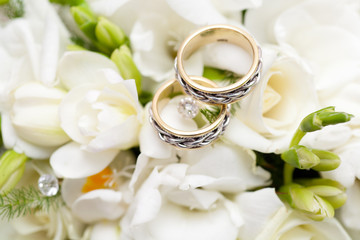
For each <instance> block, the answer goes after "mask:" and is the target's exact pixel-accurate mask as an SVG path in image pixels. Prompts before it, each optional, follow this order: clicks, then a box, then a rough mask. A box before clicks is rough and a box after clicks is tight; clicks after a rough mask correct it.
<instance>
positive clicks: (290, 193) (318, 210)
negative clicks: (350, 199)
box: [279, 178, 346, 221]
mask: <svg viewBox="0 0 360 240" xmlns="http://www.w3.org/2000/svg"><path fill="white" fill-rule="evenodd" d="M279 197H280V198H281V199H282V200H283V201H284V202H287V203H288V204H289V205H290V206H291V207H292V208H294V209H297V210H299V211H301V212H303V213H304V214H305V215H307V216H308V217H310V218H311V219H313V220H316V221H321V220H323V219H325V218H329V217H333V216H334V213H335V209H337V208H339V207H341V206H342V205H343V204H344V203H345V201H346V194H345V188H344V187H343V186H342V185H341V184H340V183H338V182H336V181H334V180H330V179H321V178H320V179H310V180H309V179H306V180H301V181H299V182H298V183H291V184H287V185H284V186H282V187H281V188H280V189H279Z"/></svg>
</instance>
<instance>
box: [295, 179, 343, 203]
mask: <svg viewBox="0 0 360 240" xmlns="http://www.w3.org/2000/svg"><path fill="white" fill-rule="evenodd" d="M297 182H299V183H301V184H302V185H303V186H305V187H306V188H307V189H308V190H310V191H312V192H314V193H315V194H316V195H318V196H321V197H322V198H323V199H325V200H326V201H328V202H329V203H330V204H331V205H332V206H333V208H334V209H337V208H339V207H341V206H342V205H344V204H345V202H346V199H347V196H346V193H345V191H346V189H345V187H344V186H343V185H341V184H340V183H339V182H337V181H334V180H331V179H324V178H316V179H303V180H298V181H297Z"/></svg>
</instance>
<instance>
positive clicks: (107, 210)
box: [71, 189, 125, 223]
mask: <svg viewBox="0 0 360 240" xmlns="http://www.w3.org/2000/svg"><path fill="white" fill-rule="evenodd" d="M122 198H123V197H122V193H121V192H116V191H114V190H109V189H98V190H94V191H91V192H88V193H86V194H84V195H82V196H81V197H79V198H78V199H77V200H76V201H75V202H74V204H73V205H72V207H71V209H72V211H73V213H74V214H75V215H76V216H77V217H78V218H80V219H81V220H82V221H84V222H86V223H91V222H95V221H99V220H101V219H109V220H115V219H117V218H119V217H120V216H121V215H122V214H123V213H124V211H125V206H124V205H123V204H121V202H122ZM89 209H91V211H89Z"/></svg>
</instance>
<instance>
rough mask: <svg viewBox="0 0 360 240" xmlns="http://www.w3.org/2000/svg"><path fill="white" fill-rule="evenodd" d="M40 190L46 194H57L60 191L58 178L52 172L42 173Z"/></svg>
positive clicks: (39, 181) (39, 183)
mask: <svg viewBox="0 0 360 240" xmlns="http://www.w3.org/2000/svg"><path fill="white" fill-rule="evenodd" d="M38 186H39V190H40V192H41V193H42V194H44V195H45V196H48V197H51V196H55V195H56V194H57V193H58V191H59V182H58V180H57V178H56V177H55V176H53V175H50V174H45V175H41V176H40V178H39V180H38Z"/></svg>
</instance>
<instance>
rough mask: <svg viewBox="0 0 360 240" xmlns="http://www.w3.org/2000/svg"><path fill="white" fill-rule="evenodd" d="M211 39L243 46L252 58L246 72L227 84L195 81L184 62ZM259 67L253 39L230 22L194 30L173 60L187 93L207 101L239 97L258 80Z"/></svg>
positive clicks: (237, 98)
mask: <svg viewBox="0 0 360 240" xmlns="http://www.w3.org/2000/svg"><path fill="white" fill-rule="evenodd" d="M213 42H225V43H231V44H235V45H237V46H240V47H241V48H243V49H245V50H246V51H247V52H248V53H249V54H250V55H251V57H252V64H251V67H250V69H249V71H248V72H247V73H246V74H245V75H244V76H243V77H242V78H240V79H238V81H236V82H235V83H233V84H231V85H229V86H225V87H217V86H216V87H213V86H203V85H201V84H199V83H198V82H196V81H194V80H193V79H192V77H190V76H189V75H188V74H187V73H186V71H185V69H184V61H185V60H186V59H188V58H189V57H190V56H191V54H193V53H194V52H195V51H196V50H198V49H199V48H200V47H202V46H204V45H206V44H210V43H213ZM261 67H262V60H261V49H260V47H258V45H257V44H256V41H255V39H254V38H253V37H252V36H251V35H250V34H249V33H247V32H246V31H244V30H242V29H240V28H237V27H234V26H230V25H210V26H206V27H203V28H201V29H199V30H197V31H195V32H194V33H192V34H191V35H190V36H189V37H187V38H186V39H185V41H184V42H183V43H182V45H181V46H180V49H179V50H178V53H177V58H176V60H175V70H176V76H177V79H178V81H179V82H180V84H181V85H182V86H183V87H184V90H185V91H186V93H188V94H189V95H192V96H193V97H194V98H196V99H198V100H200V101H203V102H206V103H210V104H227V103H233V102H236V101H238V100H240V99H241V98H242V97H243V96H245V95H246V94H247V93H249V91H250V90H251V88H252V87H253V86H254V85H255V84H256V83H257V82H258V80H259V79H260V71H261Z"/></svg>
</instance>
